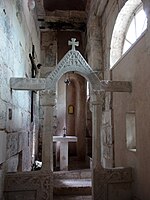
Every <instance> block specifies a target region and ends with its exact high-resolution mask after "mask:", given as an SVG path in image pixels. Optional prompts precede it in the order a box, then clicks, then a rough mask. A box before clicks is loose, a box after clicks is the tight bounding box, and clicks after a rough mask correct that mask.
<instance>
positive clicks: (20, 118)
mask: <svg viewBox="0 0 150 200" xmlns="http://www.w3.org/2000/svg"><path fill="white" fill-rule="evenodd" d="M34 18H35V11H34V10H33V11H31V10H29V8H28V1H26V0H13V1H9V0H1V1H0V177H3V176H4V174H5V172H7V171H9V172H12V171H17V169H18V163H19V162H20V161H19V159H20V158H19V154H20V153H21V152H22V160H23V162H22V164H21V165H22V170H27V171H28V170H30V169H31V152H32V149H31V148H32V138H33V134H32V131H31V129H30V127H31V116H30V114H31V113H30V112H31V105H30V104H31V93H30V92H26V91H25V92H22V91H11V90H10V86H9V79H10V77H31V63H30V60H29V53H32V45H34V46H35V61H36V62H37V63H38V62H40V41H39V37H40V35H39V31H38V28H37V27H36V24H35V20H34ZM37 98H38V94H37V95H36V97H35V105H34V106H35V107H38V104H37V102H36V99H37ZM35 110H36V109H35ZM34 115H35V120H36V119H38V116H37V115H38V112H34ZM36 132H38V125H37V127H36ZM5 148H6V152H5ZM2 180H3V178H0V199H2V190H3V189H2V185H3V183H2Z"/></svg>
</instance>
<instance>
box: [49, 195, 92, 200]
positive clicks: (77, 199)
mask: <svg viewBox="0 0 150 200" xmlns="http://www.w3.org/2000/svg"><path fill="white" fill-rule="evenodd" d="M53 200H92V196H75V195H71V196H65V195H64V196H54V198H53Z"/></svg>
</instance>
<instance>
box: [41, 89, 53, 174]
mask: <svg viewBox="0 0 150 200" xmlns="http://www.w3.org/2000/svg"><path fill="white" fill-rule="evenodd" d="M40 101H41V105H42V106H43V118H44V119H43V133H42V170H52V171H53V130H54V129H53V121H54V117H53V112H54V106H55V95H54V93H52V92H51V93H46V92H45V93H44V94H43V96H42V97H41V100H40Z"/></svg>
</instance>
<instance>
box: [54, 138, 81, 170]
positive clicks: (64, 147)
mask: <svg viewBox="0 0 150 200" xmlns="http://www.w3.org/2000/svg"><path fill="white" fill-rule="evenodd" d="M53 142H60V170H68V142H77V137H76V136H65V137H63V136H53Z"/></svg>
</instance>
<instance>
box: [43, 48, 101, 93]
mask: <svg viewBox="0 0 150 200" xmlns="http://www.w3.org/2000/svg"><path fill="white" fill-rule="evenodd" d="M71 71H74V72H76V73H79V74H80V75H82V76H83V77H84V78H85V79H87V80H88V81H89V82H90V84H91V86H92V88H93V89H94V90H96V89H98V88H99V85H100V80H99V78H98V76H97V75H96V74H95V72H94V71H93V70H92V68H91V67H90V66H89V64H88V63H87V62H86V60H85V59H84V58H83V56H82V55H81V53H80V52H79V51H77V50H69V51H68V52H67V53H66V55H65V56H64V57H63V58H62V59H61V60H60V62H59V63H58V65H57V66H56V68H55V69H54V70H53V71H52V72H51V73H50V74H49V75H48V77H47V78H46V90H52V91H55V87H56V82H57V81H58V80H59V79H60V77H61V76H63V75H64V74H65V73H67V72H71Z"/></svg>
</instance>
